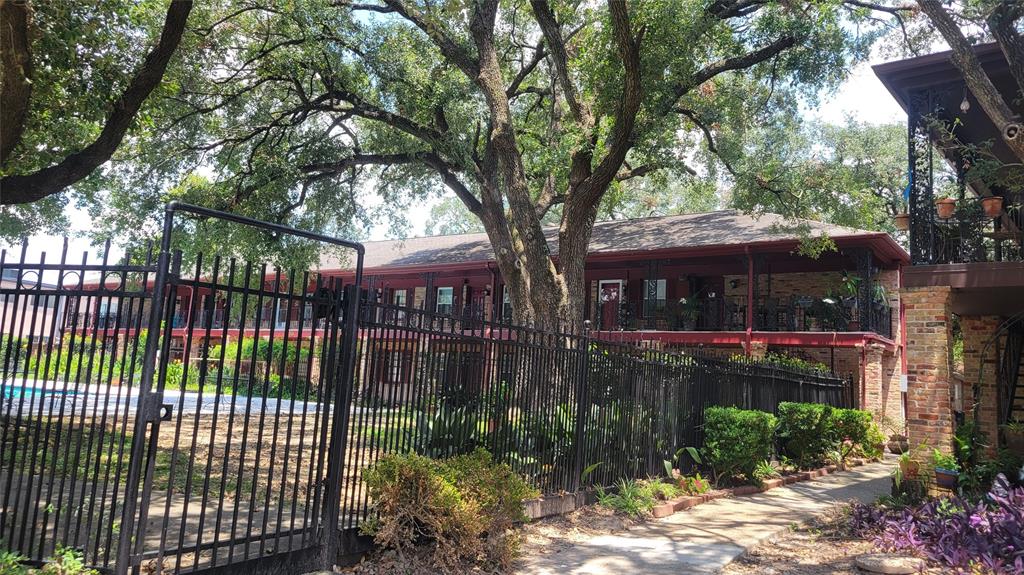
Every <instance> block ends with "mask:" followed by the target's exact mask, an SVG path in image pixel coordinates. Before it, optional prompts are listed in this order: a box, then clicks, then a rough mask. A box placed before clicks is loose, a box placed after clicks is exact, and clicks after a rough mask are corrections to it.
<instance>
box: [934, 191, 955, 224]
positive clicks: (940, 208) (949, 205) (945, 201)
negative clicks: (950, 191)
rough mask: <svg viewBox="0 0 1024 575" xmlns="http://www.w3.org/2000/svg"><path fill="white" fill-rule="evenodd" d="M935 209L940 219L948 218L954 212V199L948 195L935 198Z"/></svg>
mask: <svg viewBox="0 0 1024 575" xmlns="http://www.w3.org/2000/svg"><path fill="white" fill-rule="evenodd" d="M935 211H936V212H937V213H938V216H939V217H940V218H941V219H943V220H948V219H949V218H951V217H953V214H954V213H955V212H956V200H954V199H953V198H949V197H944V198H939V199H937V200H935Z"/></svg>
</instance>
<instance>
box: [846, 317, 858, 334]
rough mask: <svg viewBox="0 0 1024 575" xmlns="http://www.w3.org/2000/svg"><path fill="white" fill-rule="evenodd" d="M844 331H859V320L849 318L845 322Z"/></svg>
mask: <svg viewBox="0 0 1024 575" xmlns="http://www.w3.org/2000/svg"><path fill="white" fill-rule="evenodd" d="M846 331H860V321H859V320H855V319H851V320H850V321H849V322H847V324H846Z"/></svg>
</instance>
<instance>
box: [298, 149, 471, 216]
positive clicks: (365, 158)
mask: <svg viewBox="0 0 1024 575" xmlns="http://www.w3.org/2000/svg"><path fill="white" fill-rule="evenodd" d="M402 164H423V165H425V166H427V167H429V168H432V169H433V170H434V171H436V172H437V173H438V174H439V175H440V176H441V180H442V181H444V183H445V184H446V185H447V186H448V187H449V188H450V189H451V190H452V191H453V192H455V195H457V196H458V197H459V199H460V200H462V202H463V203H464V204H465V205H466V207H467V208H468V209H469V211H470V212H472V213H474V214H476V213H479V211H480V200H479V199H477V197H476V196H475V195H474V194H473V192H472V191H470V189H469V188H467V187H466V185H465V184H463V183H462V181H461V180H459V178H458V176H456V174H455V172H456V170H457V167H456V166H454V165H452V164H449V163H448V162H445V161H444V159H443V158H441V157H440V156H438V155H437V154H435V153H434V152H427V151H422V152H403V153H398V154H360V153H356V154H352V155H351V156H349V157H347V158H342V159H340V160H337V161H334V162H319V163H316V164H307V165H305V166H302V167H301V168H299V169H300V170H301V171H302V172H304V173H306V174H308V176H307V178H306V182H307V183H312V182H315V181H317V180H322V179H325V178H330V177H333V176H335V175H337V174H339V173H342V172H344V171H346V170H348V169H350V168H354V167H356V166H396V165H402Z"/></svg>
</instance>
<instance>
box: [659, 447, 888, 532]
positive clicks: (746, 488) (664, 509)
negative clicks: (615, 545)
mask: <svg viewBox="0 0 1024 575" xmlns="http://www.w3.org/2000/svg"><path fill="white" fill-rule="evenodd" d="M869 461H870V460H867V459H859V458H858V459H851V460H849V461H848V462H847V464H846V469H849V468H852V467H860V466H861V465H864V464H866V463H868V462H869ZM837 471H843V470H840V469H839V468H837V467H836V466H835V465H829V466H827V467H821V468H818V469H812V470H810V471H802V472H799V473H794V474H792V475H787V476H785V477H780V478H778V479H769V480H767V481H765V482H764V485H763V486H757V485H740V486H739V487H730V488H729V489H722V490H719V491H715V492H713V493H704V494H702V495H685V496H683V497H677V498H675V499H670V500H669V501H666V502H664V503H660V504H658V505H655V506H654V508H653V509H651V514H652V515H653V516H654V518H655V519H660V518H662V517H668V516H669V515H672V514H673V513H677V512H679V511H684V510H686V509H689V508H691V507H696V506H697V505H700V504H701V503H705V502H707V501H713V500H715V499H721V498H723V497H742V496H744V495H755V494H757V493H763V492H765V491H768V490H769V489H775V488H777V487H782V486H784V485H790V484H793V483H798V482H800V481H810V480H812V479H817V478H819V477H824V476H826V475H828V474H830V473H836V472H837Z"/></svg>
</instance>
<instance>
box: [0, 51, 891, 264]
mask: <svg viewBox="0 0 1024 575" xmlns="http://www.w3.org/2000/svg"><path fill="white" fill-rule="evenodd" d="M882 61H884V59H883V58H874V59H873V60H872V61H871V62H868V63H865V64H862V65H860V66H858V67H857V68H855V69H854V71H853V73H852V74H851V75H850V77H849V78H848V79H847V80H846V82H844V83H843V84H842V85H841V86H840V87H839V89H837V90H836V92H835V93H833V94H825V95H823V97H822V98H821V102H820V103H819V105H818V106H817V107H816V108H808V109H807V110H806V111H805V112H806V113H807V114H808V116H809V117H811V118H814V119H817V120H819V121H823V122H828V123H834V124H842V123H844V122H845V121H846V118H847V117H849V116H853V117H855V118H857V119H858V120H860V121H862V122H867V123H871V124H884V123H892V122H903V121H905V120H906V115H905V114H904V113H903V110H902V109H901V108H900V107H899V105H898V104H897V103H896V101H895V100H893V98H892V97H891V96H890V95H889V92H888V91H887V90H886V89H885V87H884V86H883V85H882V83H881V82H880V81H879V80H878V78H877V77H875V74H874V72H873V71H872V70H871V65H872V64H877V63H879V62H882ZM372 196H373V195H372V194H363V197H367V198H370V197H372ZM370 201H373V200H370ZM436 201H437V200H434V201H433V202H424V205H422V206H416V207H415V208H414V209H411V210H410V213H409V214H408V216H407V217H408V220H409V224H410V229H409V232H410V233H409V234H408V235H409V236H419V235H423V232H424V229H425V227H426V223H427V220H428V218H429V216H430V208H431V207H432V205H433V204H434V203H436ZM69 210H70V209H69ZM69 216H70V219H71V222H72V229H73V231H74V232H78V233H81V232H84V231H87V230H88V229H89V225H90V221H89V217H88V215H87V214H85V213H84V212H80V211H74V210H70V211H69ZM389 237H390V236H389V229H388V225H387V224H386V223H382V224H380V225H378V226H375V227H374V228H372V229H371V230H369V237H368V238H367V239H370V240H382V239H389ZM29 245H30V249H29V252H28V254H27V261H38V259H37V258H38V257H39V255H40V252H43V251H45V252H46V253H47V261H53V260H54V259H59V257H60V253H61V249H62V246H63V239H62V238H60V237H54V236H33V237H32V238H30V239H29ZM5 247H6V248H8V255H7V258H8V259H10V258H11V257H12V252H13V253H14V254H20V252H21V250H20V247H18V246H5V245H3V244H2V243H0V249H2V248H5ZM83 251H88V252H89V253H90V257H89V260H90V261H98V258H99V251H100V250H98V249H97V248H93V247H91V246H90V245H89V241H88V240H87V239H85V238H81V237H72V238H70V240H69V250H68V259H69V260H70V261H81V255H82V252H83ZM111 256H112V258H111V259H114V258H115V257H117V256H120V252H119V251H117V250H115V251H114V252H113V253H112V254H111ZM15 257H17V256H15Z"/></svg>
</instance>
